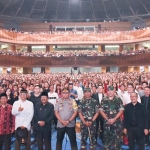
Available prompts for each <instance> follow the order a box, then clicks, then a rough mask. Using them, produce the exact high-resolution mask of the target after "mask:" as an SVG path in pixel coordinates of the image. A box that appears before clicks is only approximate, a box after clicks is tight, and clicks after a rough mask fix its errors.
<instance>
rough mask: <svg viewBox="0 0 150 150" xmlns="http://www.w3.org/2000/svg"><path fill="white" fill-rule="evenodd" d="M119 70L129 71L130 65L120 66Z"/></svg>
mask: <svg viewBox="0 0 150 150" xmlns="http://www.w3.org/2000/svg"><path fill="white" fill-rule="evenodd" d="M119 72H128V66H122V67H119Z"/></svg>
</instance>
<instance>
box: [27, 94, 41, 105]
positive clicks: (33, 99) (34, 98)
mask: <svg viewBox="0 0 150 150" xmlns="http://www.w3.org/2000/svg"><path fill="white" fill-rule="evenodd" d="M29 100H30V101H31V102H32V103H33V105H34V107H35V105H36V104H37V103H39V102H41V94H40V95H39V96H35V95H34V93H32V94H31V96H30V99H29Z"/></svg>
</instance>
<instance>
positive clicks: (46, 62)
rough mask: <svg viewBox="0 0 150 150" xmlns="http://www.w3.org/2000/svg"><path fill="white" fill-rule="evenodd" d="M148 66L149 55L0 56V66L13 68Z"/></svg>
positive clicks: (149, 63)
mask: <svg viewBox="0 0 150 150" xmlns="http://www.w3.org/2000/svg"><path fill="white" fill-rule="evenodd" d="M142 65H150V54H149V53H148V54H136V55H129V56H93V57H92V56H88V57H59V58H58V57H27V56H11V55H0V66H6V67H7V66H9V67H10V66H13V67H57V66H58V67H65V66H66V67H69V66H71V67H73V66H76V67H81V66H93V67H94V66H95V67H96V66H97V67H98V66H142Z"/></svg>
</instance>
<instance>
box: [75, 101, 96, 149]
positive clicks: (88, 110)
mask: <svg viewBox="0 0 150 150" xmlns="http://www.w3.org/2000/svg"><path fill="white" fill-rule="evenodd" d="M78 111H79V113H82V115H83V117H84V120H85V121H92V118H93V117H94V115H95V114H96V113H97V112H99V103H98V101H97V100H95V99H93V98H90V99H82V101H81V102H80V103H79V105H78ZM89 131H90V136H91V138H90V137H89ZM95 134H96V121H94V122H92V125H91V126H90V127H89V128H88V127H87V126H85V125H84V123H83V122H82V121H81V148H82V149H85V148H86V140H87V138H88V137H89V138H90V139H91V141H90V148H91V149H92V150H93V149H95V148H96V138H95Z"/></svg>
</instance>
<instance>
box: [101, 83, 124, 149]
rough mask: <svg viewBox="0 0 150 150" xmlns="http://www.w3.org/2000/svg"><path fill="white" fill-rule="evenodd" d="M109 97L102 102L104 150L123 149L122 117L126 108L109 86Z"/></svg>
mask: <svg viewBox="0 0 150 150" xmlns="http://www.w3.org/2000/svg"><path fill="white" fill-rule="evenodd" d="M107 95H108V96H106V97H104V98H103V99H102V101H101V106H100V114H101V115H102V117H103V118H104V149H105V150H110V149H111V148H113V149H115V150H120V149H121V135H122V123H121V120H120V116H121V115H122V114H123V111H124V107H123V103H122V100H121V99H120V98H119V97H116V96H115V90H114V87H113V86H108V88H107Z"/></svg>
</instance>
